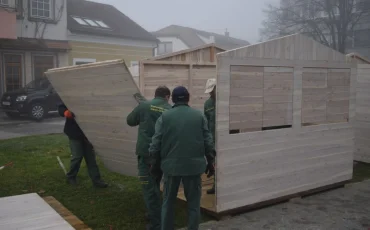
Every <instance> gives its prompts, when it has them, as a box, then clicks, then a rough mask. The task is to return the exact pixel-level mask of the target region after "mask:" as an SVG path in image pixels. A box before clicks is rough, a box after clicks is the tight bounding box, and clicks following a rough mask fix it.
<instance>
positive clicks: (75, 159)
mask: <svg viewBox="0 0 370 230" xmlns="http://www.w3.org/2000/svg"><path fill="white" fill-rule="evenodd" d="M58 112H59V115H60V116H62V117H65V118H66V123H65V125H64V133H65V134H66V135H67V136H68V139H69V146H70V148H71V153H72V158H71V166H70V170H69V172H68V173H67V182H68V183H69V184H72V185H76V184H77V181H76V177H77V174H78V171H79V170H80V166H81V162H82V159H84V158H85V162H86V166H87V169H88V172H89V176H90V178H91V180H92V182H93V184H94V186H95V187H99V188H106V187H108V184H107V183H105V182H104V181H102V180H101V179H100V172H99V167H98V164H97V163H96V156H95V153H94V149H93V146H92V144H91V143H90V142H89V140H88V139H87V138H86V136H85V134H84V133H83V132H82V130H81V128H80V127H79V126H78V124H77V122H76V120H75V118H74V114H73V113H72V112H71V111H70V110H68V108H67V107H66V106H65V105H64V104H61V105H59V106H58Z"/></svg>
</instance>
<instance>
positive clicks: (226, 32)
mask: <svg viewBox="0 0 370 230" xmlns="http://www.w3.org/2000/svg"><path fill="white" fill-rule="evenodd" d="M225 36H226V37H229V36H230V33H229V32H228V31H227V28H226V31H225Z"/></svg>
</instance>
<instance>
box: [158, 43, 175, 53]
mask: <svg viewBox="0 0 370 230" xmlns="http://www.w3.org/2000/svg"><path fill="white" fill-rule="evenodd" d="M160 45H164V52H163V53H162V52H159V51H160V48H159V47H160ZM167 45H170V46H171V51H169V52H168V51H167ZM172 52H173V42H160V43H158V47H157V55H165V54H169V53H172Z"/></svg>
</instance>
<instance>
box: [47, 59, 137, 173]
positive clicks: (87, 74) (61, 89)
mask: <svg viewBox="0 0 370 230" xmlns="http://www.w3.org/2000/svg"><path fill="white" fill-rule="evenodd" d="M46 76H47V78H48V79H49V81H50V82H51V84H52V85H53V87H54V89H55V90H56V92H57V93H58V94H59V96H60V97H61V99H62V100H63V102H64V103H65V104H66V106H67V107H68V108H69V109H70V110H71V111H72V112H73V113H74V114H75V115H76V120H77V123H78V124H79V126H80V127H81V129H82V130H83V132H84V133H85V135H86V136H87V138H88V139H89V140H90V142H91V143H92V144H93V146H94V149H95V151H96V153H97V155H98V156H99V157H100V159H102V161H103V163H104V165H105V166H106V167H107V168H108V169H109V170H111V171H114V172H118V173H121V174H124V175H128V176H136V175H137V159H136V155H135V146H136V138H137V127H130V126H128V125H127V123H126V117H127V115H128V114H129V113H130V112H131V111H132V110H133V109H134V108H135V107H136V106H137V104H138V102H137V101H136V99H137V98H138V97H136V96H135V95H137V94H140V92H139V89H138V87H137V86H136V84H135V82H134V80H133V78H132V76H131V74H130V72H129V71H128V69H127V66H126V64H125V63H124V61H123V60H114V61H104V62H96V63H92V64H85V65H79V66H71V67H64V68H56V69H51V70H49V71H47V72H46Z"/></svg>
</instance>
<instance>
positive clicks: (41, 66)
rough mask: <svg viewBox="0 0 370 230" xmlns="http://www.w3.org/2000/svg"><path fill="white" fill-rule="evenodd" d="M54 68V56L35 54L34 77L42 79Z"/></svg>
mask: <svg viewBox="0 0 370 230" xmlns="http://www.w3.org/2000/svg"><path fill="white" fill-rule="evenodd" d="M52 68H54V57H53V56H41V55H40V56H33V79H41V78H43V77H44V73H45V72H46V71H48V70H49V69H52Z"/></svg>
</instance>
